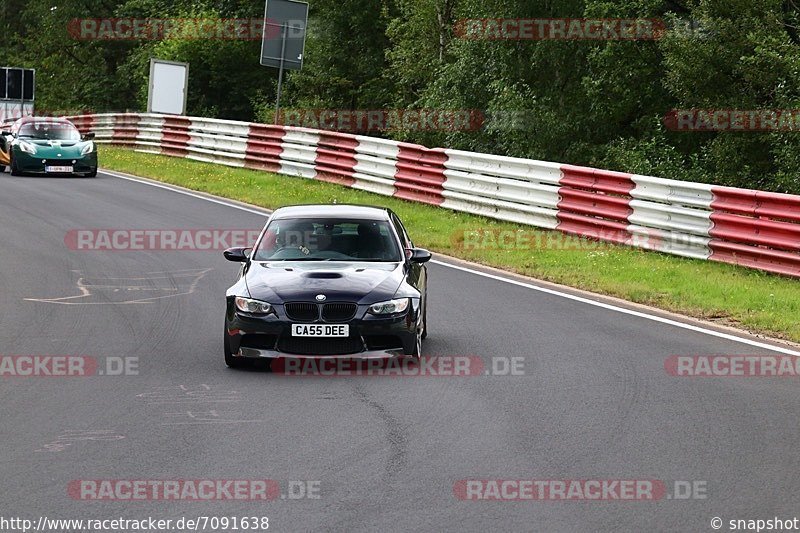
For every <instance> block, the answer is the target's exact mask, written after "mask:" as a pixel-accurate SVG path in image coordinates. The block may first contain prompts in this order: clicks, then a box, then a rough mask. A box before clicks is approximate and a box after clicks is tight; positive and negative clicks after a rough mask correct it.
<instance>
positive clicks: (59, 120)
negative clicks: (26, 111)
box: [17, 116, 72, 126]
mask: <svg viewBox="0 0 800 533" xmlns="http://www.w3.org/2000/svg"><path fill="white" fill-rule="evenodd" d="M17 122H18V123H19V125H20V126H21V125H23V124H27V123H28V122H46V123H48V124H72V122H70V121H69V120H67V119H65V118H58V117H36V116H28V117H22V118H20V119H19V120H17Z"/></svg>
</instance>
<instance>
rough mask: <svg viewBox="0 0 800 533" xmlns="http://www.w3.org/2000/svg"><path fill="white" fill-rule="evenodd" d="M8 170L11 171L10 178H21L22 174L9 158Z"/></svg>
mask: <svg viewBox="0 0 800 533" xmlns="http://www.w3.org/2000/svg"><path fill="white" fill-rule="evenodd" d="M10 169H11V175H12V176H22V172H20V170H19V169H18V168H17V165H16V163H15V161H14V158H13V157H12V158H11V165H10Z"/></svg>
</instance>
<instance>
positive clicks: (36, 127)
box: [18, 122, 81, 141]
mask: <svg viewBox="0 0 800 533" xmlns="http://www.w3.org/2000/svg"><path fill="white" fill-rule="evenodd" d="M18 136H19V138H20V139H42V140H57V141H80V140H81V133H80V132H79V131H78V128H76V127H75V126H73V125H72V124H70V123H69V122H27V123H25V124H23V125H22V126H21V127H20V128H19V134H18Z"/></svg>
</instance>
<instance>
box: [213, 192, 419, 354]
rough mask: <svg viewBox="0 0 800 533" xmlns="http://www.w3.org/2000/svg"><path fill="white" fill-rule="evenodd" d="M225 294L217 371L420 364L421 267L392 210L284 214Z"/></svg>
mask: <svg viewBox="0 0 800 533" xmlns="http://www.w3.org/2000/svg"><path fill="white" fill-rule="evenodd" d="M224 254H225V257H226V258H227V259H228V260H230V261H237V262H241V263H242V267H241V270H240V272H239V279H238V280H237V281H236V283H235V284H234V285H233V286H232V287H231V288H230V289H228V292H227V296H226V299H227V309H226V313H225V341H224V346H225V363H226V364H227V365H228V366H231V367H232V366H238V365H239V364H240V363H242V362H244V361H246V360H248V359H262V360H263V359H274V358H279V357H300V358H309V357H313V358H320V357H321V358H339V357H348V358H350V357H356V358H364V359H369V358H387V357H401V358H402V357H413V358H419V357H420V356H421V349H422V339H424V338H425V337H426V334H427V324H426V307H427V290H426V287H427V268H426V266H425V265H424V263H425V262H427V261H428V260H430V258H431V254H430V252H428V251H427V250H424V249H422V248H415V247H414V244H413V243H412V242H411V239H410V238H409V236H408V233H407V232H406V230H405V228H404V227H403V223H402V222H401V221H400V219H399V218H398V217H397V215H396V214H395V213H393V212H392V211H391V210H390V209H386V208H381V207H366V206H355V205H303V206H292V207H283V208H281V209H278V210H276V211H275V212H274V213H273V214H272V216H270V217H269V220H267V223H266V225H265V226H264V229H263V230H262V231H261V234H260V235H259V237H258V240H257V241H256V244H255V246H254V247H253V248H252V249H250V248H230V249H228V250H225V252H224Z"/></svg>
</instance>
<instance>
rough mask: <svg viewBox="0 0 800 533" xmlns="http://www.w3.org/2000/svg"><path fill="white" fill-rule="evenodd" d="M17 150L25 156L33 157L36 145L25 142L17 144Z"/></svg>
mask: <svg viewBox="0 0 800 533" xmlns="http://www.w3.org/2000/svg"><path fill="white" fill-rule="evenodd" d="M19 149H20V150H22V151H23V152H25V153H26V154H31V155H34V154H35V153H36V145H35V144H31V143H28V142H25V141H20V142H19Z"/></svg>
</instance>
